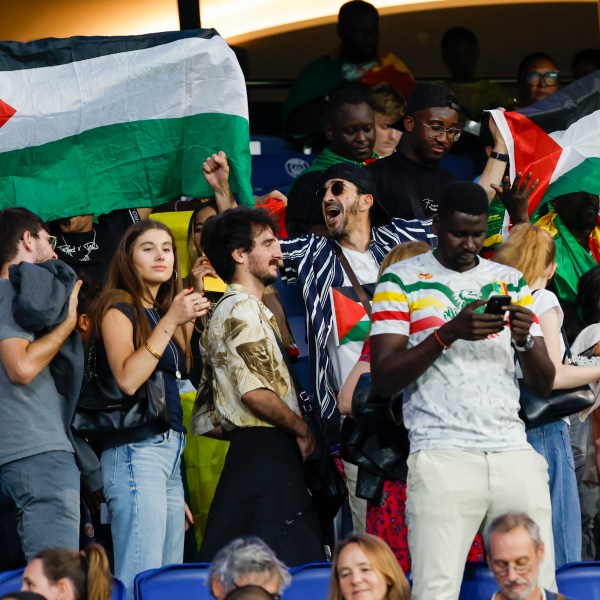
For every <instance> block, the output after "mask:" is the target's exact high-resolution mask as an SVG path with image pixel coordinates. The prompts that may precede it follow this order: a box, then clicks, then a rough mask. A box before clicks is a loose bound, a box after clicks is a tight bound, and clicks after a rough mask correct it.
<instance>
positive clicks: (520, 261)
mask: <svg viewBox="0 0 600 600" xmlns="http://www.w3.org/2000/svg"><path fill="white" fill-rule="evenodd" d="M555 258H556V245H555V243H554V239H553V238H552V236H551V235H550V234H549V233H548V232H547V231H546V230H545V229H542V228H541V227H538V226H537V225H531V224H530V223H521V224H520V225H517V226H516V227H514V228H513V230H512V231H511V233H510V235H509V237H508V239H507V240H506V241H505V242H504V243H503V244H502V245H501V246H500V248H499V249H498V251H497V252H496V254H495V255H494V257H493V260H494V261H495V262H497V263H501V264H503V265H508V266H509V267H513V268H515V269H518V270H519V271H521V273H523V277H524V278H525V281H526V282H527V284H528V285H532V284H533V283H534V282H535V281H536V279H539V278H540V277H543V276H544V274H545V272H546V270H547V269H548V267H549V266H550V265H552V264H553V263H554V259H555Z"/></svg>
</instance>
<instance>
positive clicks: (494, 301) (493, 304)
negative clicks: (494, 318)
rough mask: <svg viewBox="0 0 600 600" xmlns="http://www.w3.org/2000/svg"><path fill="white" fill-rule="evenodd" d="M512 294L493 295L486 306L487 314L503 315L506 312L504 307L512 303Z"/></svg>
mask: <svg viewBox="0 0 600 600" xmlns="http://www.w3.org/2000/svg"><path fill="white" fill-rule="evenodd" d="M510 301H511V298H510V296H492V297H491V298H490V299H489V300H488V301H487V304H486V306H485V311H484V312H486V313H487V314H492V315H502V314H504V312H505V309H504V307H505V306H508V305H509V304H510Z"/></svg>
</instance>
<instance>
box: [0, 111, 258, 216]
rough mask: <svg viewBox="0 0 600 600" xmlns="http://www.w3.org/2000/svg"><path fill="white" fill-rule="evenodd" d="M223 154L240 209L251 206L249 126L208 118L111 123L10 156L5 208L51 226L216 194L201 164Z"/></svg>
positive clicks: (2, 194) (2, 177)
mask: <svg viewBox="0 0 600 600" xmlns="http://www.w3.org/2000/svg"><path fill="white" fill-rule="evenodd" d="M219 150H223V151H225V152H226V154H227V156H228V158H229V162H230V166H231V175H230V180H231V186H232V189H233V191H234V192H237V193H238V195H239V200H240V203H241V204H245V205H248V206H252V205H253V204H254V199H253V196H252V188H251V186H250V168H251V167H250V164H251V162H250V152H249V128H248V121H247V120H246V119H245V118H243V117H240V116H233V115H226V114H220V113H204V114H199V115H194V116H190V117H184V118H182V119H163V120H146V121H135V122H132V123H122V124H117V125H108V126H105V127H99V128H96V129H92V130H89V131H85V132H83V133H80V134H79V135H77V136H70V137H67V138H64V139H61V140H58V141H56V142H50V143H48V144H43V145H41V146H36V147H31V148H26V149H23V150H14V151H10V152H4V153H2V154H0V208H6V207H9V206H26V207H27V208H28V209H30V210H32V211H33V212H35V213H37V214H38V215H39V216H40V217H42V218H43V219H48V220H49V219H56V218H60V217H68V216H73V215H83V214H90V213H94V214H96V215H100V214H104V213H108V212H110V211H112V210H115V209H117V208H135V207H141V206H157V205H159V204H163V203H165V202H169V201H172V200H176V199H178V198H179V197H180V196H181V195H186V196H213V195H214V193H213V191H212V190H211V188H210V187H209V186H208V184H207V183H206V181H205V180H204V177H203V175H202V163H203V162H204V160H205V159H206V157H207V156H209V155H210V154H213V153H215V152H218V151H219Z"/></svg>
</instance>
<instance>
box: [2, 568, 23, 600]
mask: <svg viewBox="0 0 600 600" xmlns="http://www.w3.org/2000/svg"><path fill="white" fill-rule="evenodd" d="M24 570H25V569H15V570H14V571H5V572H4V573H0V596H4V594H9V593H10V592H18V591H19V590H20V589H21V583H22V580H23V571H24Z"/></svg>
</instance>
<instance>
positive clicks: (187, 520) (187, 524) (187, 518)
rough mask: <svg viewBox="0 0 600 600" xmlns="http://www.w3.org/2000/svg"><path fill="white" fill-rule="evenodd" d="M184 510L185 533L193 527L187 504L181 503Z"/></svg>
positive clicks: (192, 519) (192, 518)
mask: <svg viewBox="0 0 600 600" xmlns="http://www.w3.org/2000/svg"><path fill="white" fill-rule="evenodd" d="M183 506H184V509H185V531H187V530H188V529H189V528H190V527H191V526H192V525H194V515H193V514H192V511H191V510H190V507H189V506H188V503H187V502H184V503H183Z"/></svg>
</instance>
